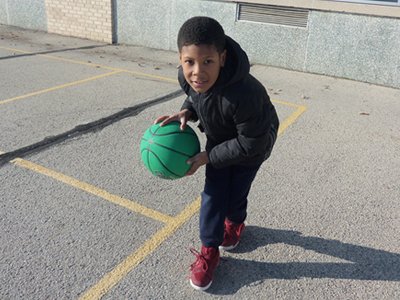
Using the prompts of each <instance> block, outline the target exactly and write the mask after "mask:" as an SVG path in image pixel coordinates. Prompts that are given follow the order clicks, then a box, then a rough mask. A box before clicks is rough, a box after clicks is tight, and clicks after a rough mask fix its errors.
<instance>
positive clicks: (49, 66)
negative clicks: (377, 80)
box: [0, 25, 400, 299]
mask: <svg viewBox="0 0 400 300" xmlns="http://www.w3.org/2000/svg"><path fill="white" fill-rule="evenodd" d="M177 65H178V56H177V54H176V53H174V52H166V51H159V50H154V49H147V48H142V47H134V46H127V45H107V44H103V43H98V42H93V41H90V40H83V39H77V38H70V37H62V36H59V35H53V34H47V33H43V32H34V31H27V30H21V29H18V28H13V27H6V26H2V25H0V178H1V186H0V189H1V190H0V251H1V254H0V299H100V298H102V299H225V298H226V299H228V298H229V299H400V239H399V238H398V237H399V235H400V201H399V199H400V184H399V183H400V171H399V170H400V155H399V153H400V122H399V120H400V90H398V89H393V88H388V87H383V86H377V85H371V84H367V83H362V82H356V81H350V80H345V79H339V78H332V77H327V76H319V75H315V74H305V73H300V72H294V71H289V70H283V69H277V68H273V67H270V66H262V65H253V66H252V68H251V73H252V74H253V75H254V76H255V77H256V78H258V79H259V80H260V81H261V82H262V83H263V84H264V85H265V86H266V87H267V89H268V92H269V94H270V96H271V98H272V100H273V102H274V105H275V107H276V109H277V111H278V114H279V117H280V120H281V128H280V131H279V137H278V141H277V143H276V146H275V148H274V151H273V153H272V156H271V157H270V159H269V160H268V161H267V162H266V163H265V164H264V165H263V166H262V168H261V170H260V172H259V174H258V176H257V178H256V180H255V182H254V185H253V188H252V190H251V192H250V195H249V208H248V219H247V227H246V231H245V232H244V235H243V238H242V241H241V244H240V245H239V246H238V248H237V249H235V250H234V251H233V252H229V253H228V252H224V253H223V255H222V261H221V264H220V266H219V267H218V269H217V271H216V274H215V279H214V282H213V285H212V286H211V288H210V289H209V290H208V291H206V292H199V291H196V290H194V289H192V288H191V287H190V285H189V281H188V278H189V277H188V276H189V267H190V264H191V263H192V262H193V260H194V256H193V255H192V254H191V252H190V248H191V247H194V248H199V246H200V241H199V237H198V211H199V205H200V199H199V196H200V193H201V191H202V187H203V182H204V174H203V172H204V169H200V170H199V171H198V172H197V173H196V174H195V175H193V176H189V177H185V178H182V179H179V180H173V181H171V180H163V179H160V178H157V177H154V176H152V175H151V174H150V173H149V172H148V171H147V170H146V169H145V167H144V165H143V164H142V162H141V160H140V153H139V152H140V151H139V143H140V139H141V136H142V134H143V133H144V131H145V130H146V129H147V128H148V127H149V126H150V125H151V124H152V122H153V120H154V119H155V118H156V117H158V116H160V115H163V114H170V113H173V112H176V111H177V110H178V109H179V108H180V106H181V103H182V101H183V100H184V95H183V94H182V92H181V91H180V87H179V85H178V83H177V80H176V73H177V70H176V67H177ZM192 127H193V128H196V127H195V124H193V126H192ZM196 130H197V129H196ZM197 133H198V135H199V138H200V140H201V143H202V146H203V147H204V141H205V140H204V136H203V135H202V134H201V133H200V132H199V131H198V130H197Z"/></svg>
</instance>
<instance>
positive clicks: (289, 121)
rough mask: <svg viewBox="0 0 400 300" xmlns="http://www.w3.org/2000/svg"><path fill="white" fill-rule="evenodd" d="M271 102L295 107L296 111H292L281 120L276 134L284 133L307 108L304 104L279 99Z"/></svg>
mask: <svg viewBox="0 0 400 300" xmlns="http://www.w3.org/2000/svg"><path fill="white" fill-rule="evenodd" d="M272 102H274V103H278V104H282V105H286V106H290V107H296V108H297V109H296V111H294V112H293V113H292V114H291V115H290V116H289V117H288V118H286V119H285V120H284V121H283V122H281V124H280V125H279V129H278V136H279V135H281V134H282V133H284V132H285V130H286V129H287V128H288V127H289V126H290V125H292V124H293V123H294V122H295V121H296V120H297V119H298V118H299V117H300V116H301V115H302V114H303V113H304V112H305V111H306V110H307V107H306V106H304V105H298V104H294V103H290V102H285V101H280V100H273V101H272Z"/></svg>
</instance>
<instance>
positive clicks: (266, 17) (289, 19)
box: [237, 3, 309, 28]
mask: <svg viewBox="0 0 400 300" xmlns="http://www.w3.org/2000/svg"><path fill="white" fill-rule="evenodd" d="M308 14H309V10H308V9H306V8H297V7H287V6H275V5H262V4H249V3H238V13H237V20H238V21H251V22H258V23H268V24H275V25H286V26H294V27H303V28H306V27H307V23H308Z"/></svg>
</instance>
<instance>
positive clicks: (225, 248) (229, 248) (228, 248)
mask: <svg viewBox="0 0 400 300" xmlns="http://www.w3.org/2000/svg"><path fill="white" fill-rule="evenodd" d="M237 245H239V242H237V243H236V244H235V245H232V246H228V247H224V246H219V247H218V249H219V250H224V251H229V250H233V249H235V248H236V247H237Z"/></svg>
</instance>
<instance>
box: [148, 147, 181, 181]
mask: <svg viewBox="0 0 400 300" xmlns="http://www.w3.org/2000/svg"><path fill="white" fill-rule="evenodd" d="M147 151H148V152H151V153H152V154H153V155H154V157H155V158H157V160H158V161H159V162H160V164H162V166H163V167H164V168H165V169H166V170H167V171H168V172H170V173H171V174H173V175H175V176H177V177H182V176H181V175H179V174H176V173H175V172H172V171H171V170H170V169H169V168H168V167H167V166H166V165H165V164H164V163H163V162H162V160H161V159H160V158H159V157H158V155H157V154H156V153H154V152H153V151H152V150H150V149H147ZM147 156H149V155H148V154H147ZM149 167H150V169H151V166H150V164H149Z"/></svg>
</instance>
